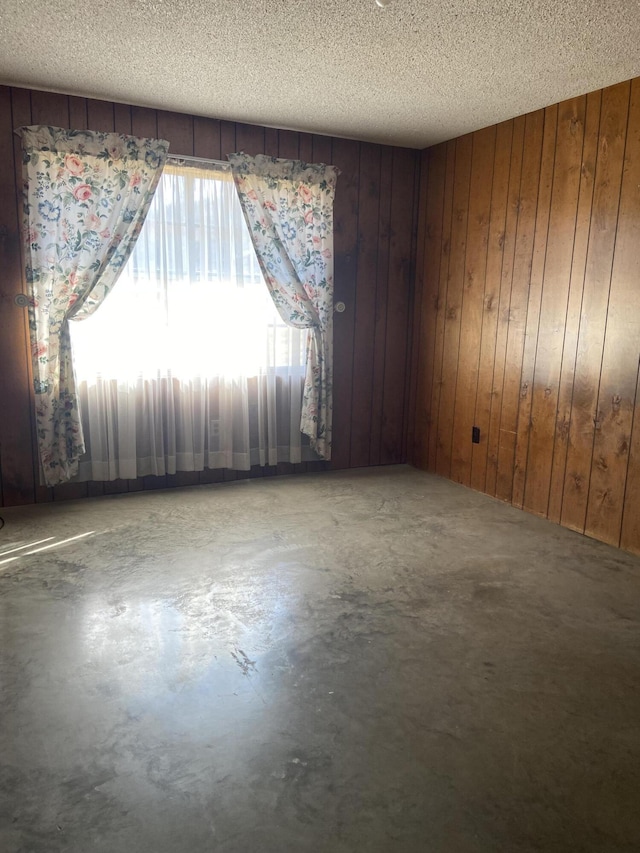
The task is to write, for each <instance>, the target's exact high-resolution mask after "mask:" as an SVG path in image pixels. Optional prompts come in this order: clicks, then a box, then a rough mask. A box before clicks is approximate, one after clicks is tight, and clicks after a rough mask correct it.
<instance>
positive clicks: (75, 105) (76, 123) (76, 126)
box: [69, 95, 131, 132]
mask: <svg viewBox="0 0 640 853" xmlns="http://www.w3.org/2000/svg"><path fill="white" fill-rule="evenodd" d="M69 127H70V128H71V129H72V130H87V128H88V127H89V123H88V119H87V100H86V98H76V97H74V96H73V95H70V96H69ZM129 132H131V129H129Z"/></svg>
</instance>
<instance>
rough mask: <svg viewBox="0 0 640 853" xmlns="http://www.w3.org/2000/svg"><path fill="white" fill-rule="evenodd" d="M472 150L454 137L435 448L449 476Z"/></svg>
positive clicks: (465, 139)
mask: <svg viewBox="0 0 640 853" xmlns="http://www.w3.org/2000/svg"><path fill="white" fill-rule="evenodd" d="M472 149H473V135H472V134H467V135H466V136H461V137H460V138H459V139H457V140H456V161H455V178H454V182H453V216H452V222H451V250H450V251H451V254H450V258H449V275H448V281H447V304H446V309H445V329H444V349H443V363H442V387H441V391H440V409H439V411H438V450H437V457H436V472H437V473H438V474H440V476H442V477H449V476H450V475H451V455H452V446H453V415H454V408H455V399H456V383H457V378H458V357H459V354H460V321H461V319H462V297H463V291H464V269H465V258H466V249H467V220H468V214H469V190H470V180H471V155H472Z"/></svg>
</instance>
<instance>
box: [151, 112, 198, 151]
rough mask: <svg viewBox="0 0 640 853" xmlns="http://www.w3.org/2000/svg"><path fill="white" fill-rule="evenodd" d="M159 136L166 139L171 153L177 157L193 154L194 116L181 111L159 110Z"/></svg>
mask: <svg viewBox="0 0 640 853" xmlns="http://www.w3.org/2000/svg"><path fill="white" fill-rule="evenodd" d="M157 122H158V130H157V133H158V137H159V138H160V139H166V140H167V142H168V143H169V150H170V152H171V154H173V155H174V156H177V157H181V156H182V157H192V156H193V118H192V117H191V116H186V115H182V114H181V113H170V112H166V111H165V110H158V113H157Z"/></svg>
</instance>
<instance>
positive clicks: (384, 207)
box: [369, 146, 393, 465]
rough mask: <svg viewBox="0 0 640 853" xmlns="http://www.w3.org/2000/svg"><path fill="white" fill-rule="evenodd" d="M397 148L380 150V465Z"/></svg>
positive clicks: (376, 427)
mask: <svg viewBox="0 0 640 853" xmlns="http://www.w3.org/2000/svg"><path fill="white" fill-rule="evenodd" d="M392 167H393V149H391V148H389V147H387V146H382V147H381V151H380V205H379V217H378V263H377V270H376V290H375V300H376V301H375V324H374V332H373V387H372V393H371V433H370V435H369V464H370V465H379V464H380V449H381V443H382V425H383V424H382V419H383V406H384V348H385V342H386V336H387V292H388V288H389V239H390V231H391V181H392Z"/></svg>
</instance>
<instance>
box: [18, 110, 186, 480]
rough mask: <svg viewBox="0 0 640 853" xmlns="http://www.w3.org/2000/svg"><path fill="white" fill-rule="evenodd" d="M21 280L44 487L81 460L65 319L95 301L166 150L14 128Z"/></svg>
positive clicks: (117, 266) (107, 286) (118, 265)
mask: <svg viewBox="0 0 640 853" xmlns="http://www.w3.org/2000/svg"><path fill="white" fill-rule="evenodd" d="M19 133H20V134H21V136H22V149H23V175H24V182H25V188H24V219H23V229H24V239H25V262H26V277H27V282H28V284H29V287H30V290H31V294H30V296H31V298H30V308H29V325H30V330H31V347H32V360H33V373H34V386H35V393H36V423H37V433H38V446H39V451H40V461H41V464H42V471H43V476H44V482H45V484H46V485H49V486H53V485H56V484H57V483H60V482H64V481H65V480H68V479H69V478H71V477H73V476H74V475H75V474H76V472H77V470H78V459H79V457H80V456H81V455H82V454H83V453H84V450H85V447H84V438H83V434H82V425H81V421H80V414H79V411H78V395H77V390H76V382H75V377H74V370H73V363H72V358H71V355H72V354H71V343H70V337H69V321H70V320H82V319H84V318H85V317H88V316H90V315H91V314H92V313H93V312H94V311H95V310H96V309H97V308H98V307H99V306H100V305H101V303H102V302H103V300H104V299H105V297H106V296H107V294H108V293H109V291H110V290H111V288H112V287H113V285H114V283H115V281H116V279H117V278H118V275H119V273H120V271H121V269H122V267H123V266H124V264H125V262H126V261H127V258H128V257H129V254H130V253H131V250H132V248H133V246H134V244H135V241H136V238H137V236H138V234H139V232H140V229H141V228H142V224H143V222H144V219H145V216H146V214H147V211H148V209H149V205H150V203H151V199H152V197H153V193H154V191H155V188H156V186H157V183H158V181H159V179H160V175H161V173H162V168H163V166H164V163H165V160H166V157H167V151H168V147H169V145H168V143H167V142H165V141H163V140H154V139H139V138H136V137H131V136H121V135H120V134H115V133H95V132H92V131H85V130H82V131H76V130H62V129H60V128H56V127H45V126H40V125H38V126H33V127H23V128H20V131H19Z"/></svg>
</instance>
